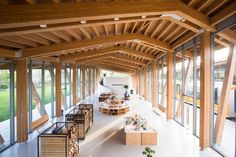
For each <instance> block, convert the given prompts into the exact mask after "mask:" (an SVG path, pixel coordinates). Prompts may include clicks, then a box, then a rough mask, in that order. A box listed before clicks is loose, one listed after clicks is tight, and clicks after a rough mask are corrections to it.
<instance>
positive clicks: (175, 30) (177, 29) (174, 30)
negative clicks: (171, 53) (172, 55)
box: [163, 25, 181, 43]
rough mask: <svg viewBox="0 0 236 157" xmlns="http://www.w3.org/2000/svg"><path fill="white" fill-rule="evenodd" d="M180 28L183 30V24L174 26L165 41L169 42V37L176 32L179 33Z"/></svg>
mask: <svg viewBox="0 0 236 157" xmlns="http://www.w3.org/2000/svg"><path fill="white" fill-rule="evenodd" d="M180 30H181V26H178V25H177V27H176V28H174V29H173V30H172V31H171V32H170V33H169V34H168V35H167V37H166V38H165V39H164V40H163V41H165V42H167V43H169V39H170V38H171V37H173V36H174V35H175V34H177V33H178V32H179V31H180Z"/></svg>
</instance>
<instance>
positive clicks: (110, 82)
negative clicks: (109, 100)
mask: <svg viewBox="0 0 236 157" xmlns="http://www.w3.org/2000/svg"><path fill="white" fill-rule="evenodd" d="M103 84H104V86H105V87H107V88H109V89H111V91H112V93H114V94H115V95H117V96H123V95H124V94H125V88H124V85H128V86H129V89H130V88H131V85H132V79H131V77H105V78H103Z"/></svg>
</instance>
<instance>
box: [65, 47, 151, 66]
mask: <svg viewBox="0 0 236 157" xmlns="http://www.w3.org/2000/svg"><path fill="white" fill-rule="evenodd" d="M114 52H121V53H124V54H129V55H133V56H138V57H142V58H144V59H147V60H154V59H155V58H154V56H153V55H149V54H146V53H142V52H139V51H136V50H133V49H130V48H126V47H111V48H104V49H101V50H96V51H90V52H85V53H82V54H71V55H66V56H61V57H60V60H61V61H62V62H63V61H67V60H69V61H73V60H77V59H80V60H81V59H85V60H86V58H89V57H96V56H100V55H106V54H112V53H114Z"/></svg>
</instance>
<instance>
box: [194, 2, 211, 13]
mask: <svg viewBox="0 0 236 157" xmlns="http://www.w3.org/2000/svg"><path fill="white" fill-rule="evenodd" d="M213 2H214V0H206V1H204V3H203V4H202V5H201V6H200V7H199V8H198V9H197V10H198V11H204V10H205V9H206V8H207V7H209V6H210V5H211V4H212V3H213Z"/></svg>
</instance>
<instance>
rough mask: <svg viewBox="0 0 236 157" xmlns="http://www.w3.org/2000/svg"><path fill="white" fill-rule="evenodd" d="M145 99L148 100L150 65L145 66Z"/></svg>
mask: <svg viewBox="0 0 236 157" xmlns="http://www.w3.org/2000/svg"><path fill="white" fill-rule="evenodd" d="M144 77H145V79H144V81H145V82H144V98H145V100H148V65H146V66H145V69H144Z"/></svg>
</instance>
